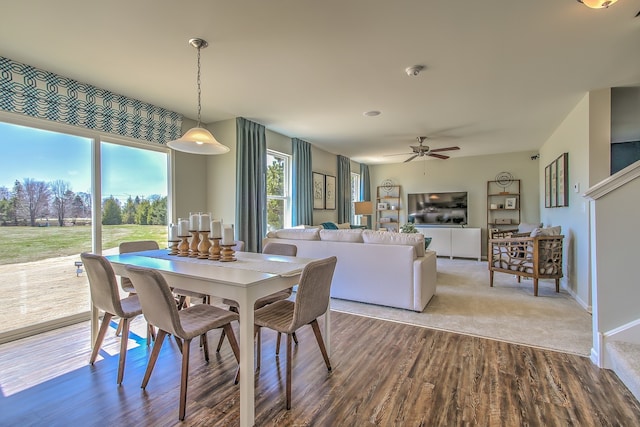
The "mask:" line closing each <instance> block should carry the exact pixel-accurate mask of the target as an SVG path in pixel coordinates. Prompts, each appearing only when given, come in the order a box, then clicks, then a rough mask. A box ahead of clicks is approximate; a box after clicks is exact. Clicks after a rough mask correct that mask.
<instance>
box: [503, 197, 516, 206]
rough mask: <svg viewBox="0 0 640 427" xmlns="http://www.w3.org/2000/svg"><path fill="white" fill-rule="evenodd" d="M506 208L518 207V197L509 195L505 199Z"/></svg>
mask: <svg viewBox="0 0 640 427" xmlns="http://www.w3.org/2000/svg"><path fill="white" fill-rule="evenodd" d="M504 208H505V209H515V208H516V198H515V197H507V198H506V199H505V200H504Z"/></svg>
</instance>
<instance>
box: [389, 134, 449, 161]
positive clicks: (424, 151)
mask: <svg viewBox="0 0 640 427" xmlns="http://www.w3.org/2000/svg"><path fill="white" fill-rule="evenodd" d="M416 139H417V140H418V145H410V146H409V147H410V148H411V150H412V152H411V153H407V154H411V155H412V156H411V157H409V158H408V159H407V160H405V161H404V163H407V162H410V161H411V160H413V159H415V158H416V157H424V156H430V157H436V158H438V159H443V160H446V159H448V158H449V156H445V155H444V154H438V153H439V152H441V151H451V150H459V149H460V147H445V148H436V149H435V150H432V149H430V148H429V146H428V145H422V143H423V142H424V141H425V140H426V139H427V137H426V136H418V137H417V138H416ZM403 154H404V153H403ZM392 156H397V154H392Z"/></svg>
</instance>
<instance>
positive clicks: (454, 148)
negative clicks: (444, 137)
mask: <svg viewBox="0 0 640 427" xmlns="http://www.w3.org/2000/svg"><path fill="white" fill-rule="evenodd" d="M459 149H460V147H445V148H436V149H435V150H431V151H430V152H431V153H437V152H438V151H449V150H459Z"/></svg>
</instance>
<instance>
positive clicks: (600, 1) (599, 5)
mask: <svg viewBox="0 0 640 427" xmlns="http://www.w3.org/2000/svg"><path fill="white" fill-rule="evenodd" d="M617 1H618V0H578V2H580V3H582V4H584V5H585V6H587V7H590V8H591V9H606V8H608V7H609V6H611V5H612V4H614V3H615V2H617Z"/></svg>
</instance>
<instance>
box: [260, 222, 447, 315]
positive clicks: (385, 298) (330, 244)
mask: <svg viewBox="0 0 640 427" xmlns="http://www.w3.org/2000/svg"><path fill="white" fill-rule="evenodd" d="M267 242H279V243H288V244H292V245H295V246H296V247H297V248H298V256H300V257H307V258H324V257H328V256H332V255H335V256H336V257H337V258H338V263H337V265H336V270H335V273H334V276H333V283H332V285H331V296H332V297H334V298H341V299H346V300H352V301H359V302H365V303H370V304H378V305H384V306H389V307H397V308H403V309H407V310H414V311H418V312H421V311H422V310H424V308H425V307H426V305H427V303H428V302H429V300H430V299H431V297H432V296H433V295H434V294H435V291H436V275H437V271H436V253H435V252H433V251H425V249H424V236H423V235H422V234H419V233H417V234H403V233H392V232H383V231H371V230H320V229H284V230H277V231H272V232H269V234H268V235H267V237H266V238H265V240H264V242H263V244H266V243H267Z"/></svg>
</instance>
